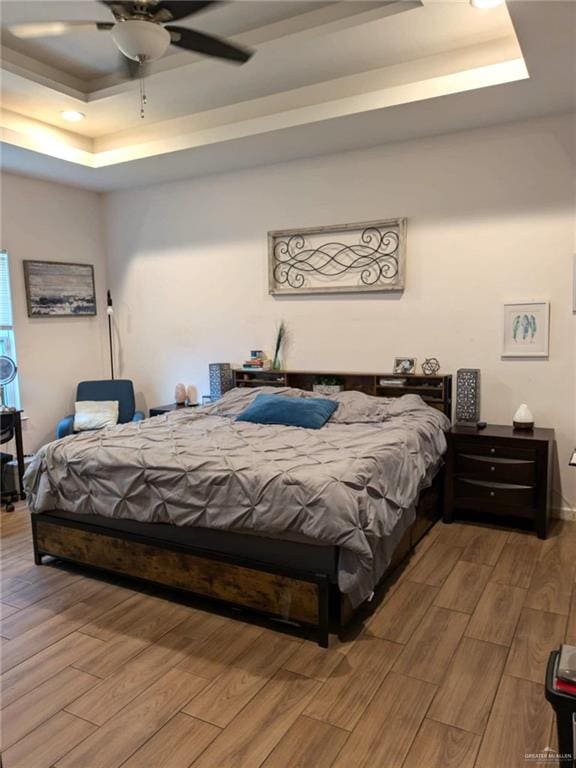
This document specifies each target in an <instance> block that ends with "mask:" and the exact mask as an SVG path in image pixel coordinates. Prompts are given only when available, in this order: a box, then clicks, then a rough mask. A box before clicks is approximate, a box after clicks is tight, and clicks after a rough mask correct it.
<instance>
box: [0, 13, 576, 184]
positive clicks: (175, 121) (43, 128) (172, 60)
mask: <svg viewBox="0 0 576 768" xmlns="http://www.w3.org/2000/svg"><path fill="white" fill-rule="evenodd" d="M515 5H531V6H532V7H533V8H532V18H533V19H534V18H536V16H537V14H534V13H533V11H535V10H537V9H536V6H540V5H542V3H539V2H533V3H522V2H520V3H518V4H515ZM552 5H553V6H556V7H557V9H558V8H560V6H562V10H563V12H564V14H566V13H568V14H569V13H570V9H569V8H566V9H564V8H563V7H564V6H568V5H571V4H570V3H562V2H559V3H553V4H552ZM0 7H1V11H2V18H1V24H2V62H1V64H2V84H1V92H2V101H3V107H4V110H3V115H2V124H1V125H2V139H3V141H4V142H5V144H6V145H7V146H8V148H9V149H10V151H5V153H4V156H5V159H6V160H7V162H8V165H9V166H10V165H11V164H12V163H13V158H14V157H15V156H17V155H18V154H19V153H18V152H17V150H22V153H20V157H21V159H22V162H23V163H24V165H26V163H29V162H30V161H31V157H30V155H31V154H32V153H33V154H34V155H38V154H39V155H42V156H44V157H45V158H51V159H52V158H56V159H57V160H58V161H59V162H61V161H64V163H63V167H65V166H70V165H76V166H80V167H81V168H82V169H83V170H84V171H87V172H90V171H92V172H93V173H94V174H97V173H98V172H99V171H105V170H108V169H111V168H112V166H117V165H123V166H124V167H125V168H126V169H127V168H129V167H132V166H133V165H134V164H135V163H142V162H143V161H145V160H150V159H152V158H159V157H162V156H166V159H167V158H168V156H171V155H174V154H177V155H181V156H182V158H183V157H184V155H186V157H192V155H193V154H194V153H196V155H197V156H198V160H199V161H200V162H199V166H200V167H201V168H202V172H210V170H212V169H211V168H210V163H209V162H208V163H207V162H206V153H207V151H208V152H212V153H213V155H214V163H213V170H222V167H221V161H222V156H223V155H222V154H220V156H217V154H218V150H219V149H224V148H226V150H229V148H230V147H229V145H230V143H231V142H235V141H239V142H246V141H247V140H249V139H251V140H252V141H253V142H254V141H258V140H260V141H261V143H262V146H267V147H268V146H270V145H273V144H274V141H272V142H271V139H273V137H275V136H276V137H277V139H278V142H279V143H278V156H279V157H284V155H285V142H286V138H287V133H290V132H292V134H293V139H294V140H296V139H297V137H298V136H299V135H300V139H299V140H301V136H302V130H303V129H305V128H306V127H309V128H312V127H315V128H318V126H320V125H325V124H326V123H328V124H330V123H333V124H334V127H336V124H337V123H342V120H344V119H350V118H354V117H357V118H359V117H363V118H364V122H365V121H366V119H367V118H369V117H372V118H374V125H376V124H377V122H378V119H380V116H381V115H382V114H384V113H386V112H388V113H389V114H390V116H391V117H392V112H394V111H397V110H398V109H399V108H402V107H404V108H406V107H414V105H422V106H423V105H425V104H430V103H431V102H433V101H434V100H435V99H439V98H443V97H455V96H458V95H464V94H472V93H478V91H480V90H482V89H488V90H490V88H488V87H489V86H492V88H494V87H498V86H503V85H506V84H513V83H517V84H521V83H522V82H523V81H526V80H527V79H528V78H529V74H530V75H531V74H532V73H531V72H530V61H529V56H527V55H526V53H527V52H528V54H529V53H530V51H529V49H526V47H525V44H524V43H525V41H524V40H522V39H519V38H521V35H518V36H517V30H516V29H515V24H513V22H512V19H511V17H510V14H509V11H508V9H507V7H506V5H502V6H499V7H498V8H495V9H492V10H490V11H478V10H476V9H474V8H472V7H471V5H470V4H469V3H468V2H467V0H443V1H442V2H437V1H436V0H421V1H420V0H414V1H412V0H398V1H395V0H389V1H388V2H378V3H375V2H362V1H361V0H360V1H359V2H350V1H349V2H324V3H318V2H306V1H304V0H303V1H302V2H300V1H296V2H293V1H290V2H284V0H264V1H262V0H260V1H258V0H235V1H234V2H230V3H224V4H222V5H221V6H218V7H217V8H216V9H210V10H207V11H205V12H203V13H201V14H198V15H197V16H193V17H191V18H189V19H187V20H186V21H185V24H186V25H187V26H189V27H192V28H195V29H199V30H201V31H203V32H207V33H212V34H217V35H220V36H223V37H227V38H230V39H231V40H232V41H233V42H237V43H239V44H244V45H247V46H250V47H252V48H254V49H255V50H256V54H255V55H254V57H253V58H252V59H251V60H250V61H249V62H248V63H247V64H245V65H243V66H235V65H230V64H228V63H226V62H222V61H218V60H213V59H205V58H201V57H199V56H197V55H194V54H191V53H187V52H183V51H181V50H179V49H176V48H172V49H171V50H169V53H168V54H167V55H165V56H164V57H163V58H162V59H160V60H159V61H157V62H155V63H154V64H153V65H152V66H151V69H150V73H149V75H148V77H147V78H146V90H147V92H148V105H147V109H146V116H145V118H144V119H143V120H142V119H140V117H139V107H138V86H137V83H135V82H130V81H125V80H122V79H121V78H120V77H119V76H118V74H117V71H118V56H119V54H118V51H117V50H116V48H115V46H114V44H113V42H112V40H111V37H110V34H109V33H108V32H92V31H88V32H84V31H82V32H80V31H76V32H73V33H70V34H68V35H66V36H63V37H60V38H42V39H36V40H22V39H17V38H15V37H14V36H13V35H11V34H10V32H9V29H8V28H9V27H10V25H13V24H16V23H22V22H26V21H53V20H99V21H107V20H110V19H111V15H110V13H109V12H108V10H107V9H106V8H105V7H104V6H103V5H102V4H100V3H96V2H92V1H91V0H88V1H86V2H74V3H72V2H35V1H28V2H21V0H18V1H17V2H14V1H13V0H4V1H3V2H2V3H1V4H0ZM514 10H515V9H514V8H513V7H512V6H511V8H510V12H511V13H513V11H514ZM513 15H514V13H513ZM552 15H554V14H552ZM520 16H521V14H520ZM560 16H561V14H558V19H560ZM573 16H574V14H572V16H571V17H570V18H572V19H573ZM567 18H568V17H565V18H564V19H563V20H562V19H560V21H558V19H557V20H556V23H557V24H559V31H560V27H561V25H562V24H564V23H565V22H566V21H567ZM520 21H521V19H520ZM548 23H549V24H550V23H551V22H550V20H548ZM518 26H519V25H518V24H516V27H518ZM520 26H522V24H520ZM526 26H527V28H528V27H529V26H530V25H526ZM527 37H528V38H530V32H527ZM527 64H528V66H527ZM63 110H78V111H80V112H82V113H84V114H85V116H86V117H85V119H84V120H83V121H82V122H81V123H77V124H74V126H71V125H70V124H68V123H66V122H65V121H64V120H63V118H62V116H61V112H62V111H63ZM396 119H397V118H396V117H395V118H394V120H396ZM394 120H393V121H392V122H394ZM340 127H341V126H340ZM316 132H317V131H316ZM410 132H411V131H410V127H409V126H407V131H406V133H407V134H410ZM336 133H338V132H337V131H336ZM336 133H335V134H334V135H336ZM386 139H387V136H386V135H385V133H384V135H383V140H386ZM371 140H372V139H371ZM329 143H330V142H327V144H326V145H329ZM340 143H341V142H340ZM357 143H358V141H357V137H354V140H352V141H351V142H350V146H356V145H357ZM200 150H203V151H202V152H200ZM306 153H313V148H312V147H310V148H307V147H306V146H305V145H304V144H303V145H302V147H301V155H305V154H306ZM225 154H226V153H225ZM249 154H250V155H251V160H256V162H258V161H259V160H258V158H257V157H256V158H254V157H253V150H250V153H249ZM256 154H257V153H256ZM268 154H269V151H268ZM268 154H267V155H266V158H264V155H263V157H262V160H261V161H265V162H268V161H269V158H268ZM231 156H232V155H231ZM231 167H235V164H234V163H232V166H231ZM100 177H102V174H100ZM72 178H73V179H74V180H76V176H75V174H74V173H72ZM110 178H111V177H110ZM110 183H111V184H113V182H112V181H111V182H110ZM98 185H99V183H98Z"/></svg>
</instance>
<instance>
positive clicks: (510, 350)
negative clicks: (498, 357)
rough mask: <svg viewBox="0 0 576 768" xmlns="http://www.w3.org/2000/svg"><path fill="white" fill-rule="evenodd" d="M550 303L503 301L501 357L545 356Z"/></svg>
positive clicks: (546, 355) (546, 352) (546, 353)
mask: <svg viewBox="0 0 576 768" xmlns="http://www.w3.org/2000/svg"><path fill="white" fill-rule="evenodd" d="M549 324H550V302H548V301H525V302H518V303H513V304H504V328H503V332H502V357H548V337H549Z"/></svg>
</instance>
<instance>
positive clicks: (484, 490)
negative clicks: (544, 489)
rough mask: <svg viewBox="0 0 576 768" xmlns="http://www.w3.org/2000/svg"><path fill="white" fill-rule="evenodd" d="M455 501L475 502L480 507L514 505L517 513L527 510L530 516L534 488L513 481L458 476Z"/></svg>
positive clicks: (532, 506)
mask: <svg viewBox="0 0 576 768" xmlns="http://www.w3.org/2000/svg"><path fill="white" fill-rule="evenodd" d="M454 497H455V499H454V501H455V504H456V506H458V503H460V502H467V503H469V504H474V505H477V506H478V507H479V509H491V508H493V507H494V506H502V507H513V508H515V510H517V514H522V511H525V513H526V515H527V516H529V515H530V514H531V513H532V511H533V509H534V498H535V497H534V488H533V487H532V486H530V485H513V484H511V483H490V482H487V481H484V480H468V479H464V478H456V480H455V483H454Z"/></svg>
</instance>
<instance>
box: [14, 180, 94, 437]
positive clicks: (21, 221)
mask: <svg viewBox="0 0 576 768" xmlns="http://www.w3.org/2000/svg"><path fill="white" fill-rule="evenodd" d="M1 184H2V189H1V191H2V207H1V213H2V217H1V218H2V248H5V249H6V250H7V251H8V254H9V258H10V272H11V282H12V296H13V303H14V322H15V333H16V351H17V355H18V370H19V376H20V394H21V399H22V407H23V409H24V413H25V416H26V417H27V418H26V421H25V423H24V448H25V450H26V451H34V450H36V449H37V448H38V447H39V446H40V445H42V444H44V443H46V442H48V441H49V440H54V439H55V428H56V424H57V423H58V420H59V419H60V418H61V417H62V416H65V415H66V414H67V413H71V412H73V411H74V394H75V389H76V384H77V382H78V381H81V380H83V379H91V378H102V377H105V376H108V366H107V358H106V355H107V347H106V335H105V318H106V314H105V254H104V236H103V222H102V200H101V196H100V195H99V194H97V193H95V192H87V191H84V190H79V189H75V188H73V187H67V186H64V185H61V184H54V183H52V182H46V181H39V180H35V179H29V178H24V177H21V176H13V175H11V174H2V179H1ZM23 259H39V260H46V261H72V262H81V263H84V262H85V263H87V264H93V265H94V272H95V280H96V288H97V309H98V314H97V315H96V317H68V318H29V317H28V314H27V310H26V294H25V290H24V272H23V268H22V261H23Z"/></svg>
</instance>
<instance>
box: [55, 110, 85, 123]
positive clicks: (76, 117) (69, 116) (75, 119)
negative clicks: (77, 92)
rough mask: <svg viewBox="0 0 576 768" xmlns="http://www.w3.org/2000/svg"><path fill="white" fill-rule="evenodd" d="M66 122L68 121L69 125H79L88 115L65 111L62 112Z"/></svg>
mask: <svg viewBox="0 0 576 768" xmlns="http://www.w3.org/2000/svg"><path fill="white" fill-rule="evenodd" d="M60 114H61V115H62V117H63V118H64V120H68V122H69V123H79V122H80V120H84V118H85V117H86V115H85V114H84V112H76V110H75V109H65V110H64V112H60Z"/></svg>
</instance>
